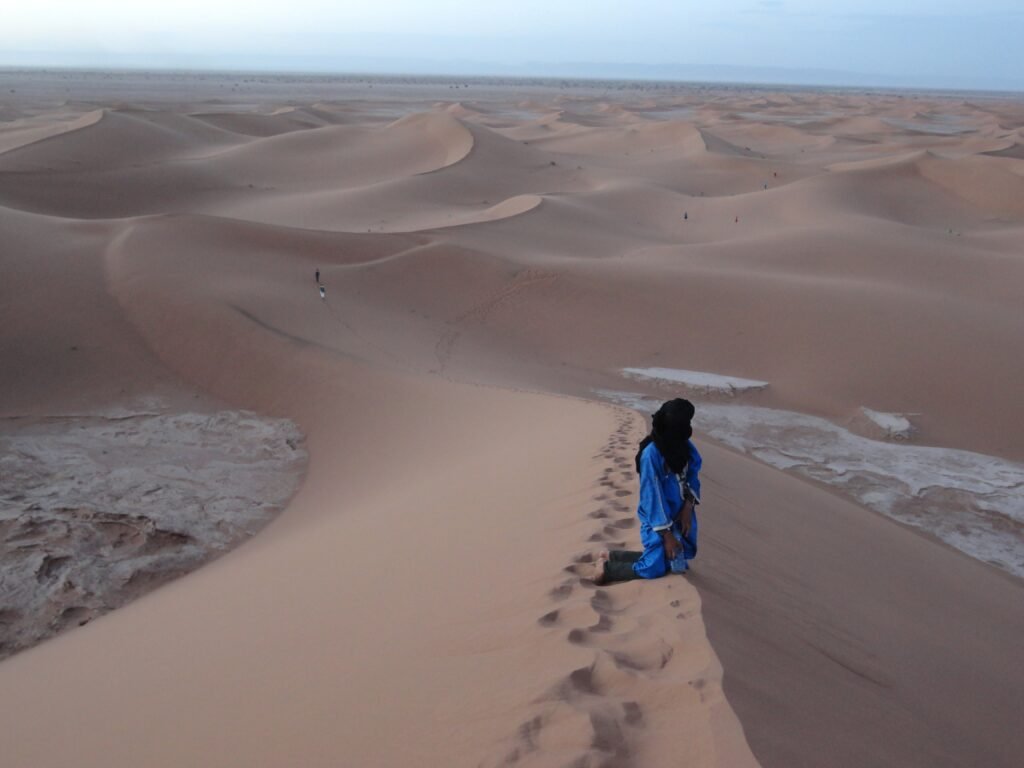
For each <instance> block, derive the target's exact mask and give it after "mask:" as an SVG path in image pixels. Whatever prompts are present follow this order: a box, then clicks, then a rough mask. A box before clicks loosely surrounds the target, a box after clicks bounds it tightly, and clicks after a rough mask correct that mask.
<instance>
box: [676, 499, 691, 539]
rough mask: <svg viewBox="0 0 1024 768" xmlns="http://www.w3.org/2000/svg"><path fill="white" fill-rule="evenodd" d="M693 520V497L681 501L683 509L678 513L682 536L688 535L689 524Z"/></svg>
mask: <svg viewBox="0 0 1024 768" xmlns="http://www.w3.org/2000/svg"><path fill="white" fill-rule="evenodd" d="M692 522H693V499H687V500H686V501H684V502H683V509H682V511H681V512H680V515H679V527H680V528H682V530H683V536H689V535H690V524H691V523H692Z"/></svg>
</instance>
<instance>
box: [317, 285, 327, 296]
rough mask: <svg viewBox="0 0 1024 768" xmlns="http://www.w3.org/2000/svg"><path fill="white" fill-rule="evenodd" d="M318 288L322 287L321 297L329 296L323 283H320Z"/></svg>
mask: <svg viewBox="0 0 1024 768" xmlns="http://www.w3.org/2000/svg"><path fill="white" fill-rule="evenodd" d="M317 288H319V289H320V298H321V299H326V298H327V289H326V288H324V287H323V285H318V286H317Z"/></svg>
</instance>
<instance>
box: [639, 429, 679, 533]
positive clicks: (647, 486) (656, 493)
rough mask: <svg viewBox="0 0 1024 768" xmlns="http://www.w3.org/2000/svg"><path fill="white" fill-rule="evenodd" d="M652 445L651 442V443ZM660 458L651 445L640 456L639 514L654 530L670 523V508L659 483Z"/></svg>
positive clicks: (659, 529) (664, 527) (668, 525)
mask: <svg viewBox="0 0 1024 768" xmlns="http://www.w3.org/2000/svg"><path fill="white" fill-rule="evenodd" d="M652 446H653V444H652ZM661 463H662V458H661V454H660V453H658V451H657V449H653V448H652V447H651V446H649V447H648V448H646V449H644V452H643V454H642V455H641V456H640V516H641V518H643V517H646V518H647V519H646V522H647V524H648V525H650V526H651V528H653V529H654V530H656V531H661V530H664V529H666V528H668V527H670V526H671V525H672V517H671V510H669V508H668V503H667V502H666V501H665V491H664V489H663V488H662V485H661V475H662V468H661Z"/></svg>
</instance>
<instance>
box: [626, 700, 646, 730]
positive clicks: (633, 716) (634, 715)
mask: <svg viewBox="0 0 1024 768" xmlns="http://www.w3.org/2000/svg"><path fill="white" fill-rule="evenodd" d="M622 711H623V712H624V713H625V718H624V721H625V723H626V725H640V723H642V722H643V720H644V713H643V711H641V709H640V705H639V704H638V703H637V702H635V701H624V702H622Z"/></svg>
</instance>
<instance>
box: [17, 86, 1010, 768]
mask: <svg viewBox="0 0 1024 768" xmlns="http://www.w3.org/2000/svg"><path fill="white" fill-rule="evenodd" d="M0 93H2V94H4V100H3V101H2V102H0V119H2V120H3V122H0V238H2V242H3V247H2V248H0V270H2V276H3V282H2V284H0V291H2V302H0V391H2V392H3V397H2V398H0V409H2V411H0V416H3V417H5V420H4V422H3V425H4V426H3V427H2V428H0V429H3V430H4V432H3V433H2V436H4V437H7V435H8V434H9V433H10V432H11V431H12V430H13V429H14V426H13V424H14V422H16V421H19V420H23V419H26V418H31V419H37V420H39V419H46V418H50V417H52V416H54V415H59V414H62V413H71V412H73V413H78V414H86V415H90V414H92V415H95V414H97V413H101V412H103V411H104V409H110V408H128V407H130V406H131V403H133V402H138V399H139V398H153V397H155V398H159V399H160V402H161V403H164V404H165V407H166V409H167V412H169V413H178V414H186V413H213V412H217V411H220V410H230V411H238V410H246V411H253V412H256V413H258V414H261V416H262V417H266V418H275V419H278V418H286V419H289V420H291V421H293V422H294V423H295V424H297V426H298V429H299V430H300V431H301V433H302V434H304V435H305V436H306V448H307V449H308V452H309V465H308V472H307V474H306V477H305V480H304V481H303V484H302V486H301V488H300V489H299V491H298V492H297V494H296V495H295V497H294V498H293V500H292V501H291V503H290V504H289V506H288V507H287V509H286V510H285V511H284V512H283V513H282V514H281V515H280V516H279V517H277V518H276V519H275V520H274V521H273V523H271V524H270V525H268V526H267V527H266V528H265V529H264V530H263V532H261V533H260V534H259V535H258V536H255V537H254V538H253V539H252V540H251V541H249V542H248V543H247V544H246V545H245V546H243V547H240V548H238V549H236V550H233V551H232V552H230V553H228V554H226V555H224V556H222V557H219V558H217V559H216V560H215V561H214V562H212V563H210V564H208V565H206V566H204V567H203V568H200V569H199V570H197V571H194V572H192V573H190V574H188V575H186V576H184V577H182V578H180V579H177V580H175V581H172V582H171V583H169V584H166V585H164V586H162V587H161V588H160V589H158V590H155V591H153V592H152V593H150V594H148V595H147V596H145V597H142V598H140V599H138V600H135V601H133V602H131V603H130V604H128V605H127V606H125V607H122V608H120V609H118V610H116V611H113V612H111V613H109V614H107V615H106V616H103V617H102V618H99V619H97V620H94V621H90V622H89V623H88V624H87V625H85V626H83V627H80V628H74V629H72V630H70V631H68V632H66V633H63V634H61V635H60V636H58V637H56V638H55V639H52V640H49V641H47V642H45V643H42V644H40V645H38V646H37V647H35V648H33V649H30V650H28V651H24V652H22V653H19V654H16V655H14V656H12V657H11V658H9V659H7V660H5V661H4V662H3V663H2V664H0V690H2V691H3V693H2V694H0V718H2V719H3V721H4V722H5V723H7V725H8V728H9V733H11V734H13V735H12V736H11V737H9V738H7V739H5V746H4V749H5V753H6V754H7V755H9V756H10V757H9V759H10V761H11V762H12V764H18V765H33V766H40V767H42V766H61V765H67V764H69V763H71V762H74V763H75V764H79V765H103V766H111V765H113V766H117V765H137V764H139V763H145V764H146V765H152V766H160V765H168V766H171V765H174V766H179V765H185V764H189V765H211V766H212V765H223V766H234V765H241V764H245V765H306V766H319V765H323V766H336V765H339V764H343V765H344V764H351V765H381V766H398V765H409V764H417V765H446V766H447V765H466V766H477V765H506V766H510V765H522V766H542V765H577V766H612V765H614V766H630V765H632V766H644V767H645V768H646V767H647V766H661V765H666V766H668V765H678V764H680V763H684V762H685V763H687V764H693V765H720V766H730V767H731V766H743V765H755V764H757V763H758V762H759V763H760V764H762V765H765V766H772V767H774V766H804V765H806V766H812V765H813V766H822V765H826V766H827V765H835V766H848V765H854V764H859V765H893V766H896V765H898V766H908V765H921V766H925V765H927V766H947V765H948V766H953V765H965V764H977V765H989V766H998V765H1006V766H1010V765H1016V764H1017V762H1018V761H1019V756H1020V754H1022V753H1024V741H1022V739H1024V735H1022V733H1021V731H1020V728H1019V723H1020V721H1021V720H1022V718H1024V711H1022V708H1021V703H1020V696H1019V691H1020V690H1021V689H1022V688H1024V668H1022V666H1021V655H1020V653H1019V638H1020V637H1021V636H1024V612H1022V611H1021V610H1020V606H1021V605H1022V604H1024V586H1022V582H1021V581H1020V580H1019V579H1017V578H1015V577H1013V576H1011V575H1009V574H1007V573H1005V572H1001V571H999V570H997V569H995V568H992V567H990V566H988V565H985V564H983V563H981V562H979V561H978V560H975V559H971V558H970V557H967V556H966V555H964V554H962V553H961V552H958V551H956V550H954V549H952V548H950V547H948V546H945V545H944V544H942V543H941V542H940V541H939V540H938V539H937V538H936V537H935V536H933V535H931V533H930V532H928V531H926V532H924V533H923V534H922V533H920V532H915V531H914V530H912V529H910V528H908V527H905V526H901V525H899V524H897V523H895V522H893V521H891V520H889V519H886V518H884V517H882V516H880V515H877V514H875V513H874V512H872V511H871V510H870V509H868V508H867V507H865V506H861V505H860V504H858V503H857V502H858V501H860V502H863V503H865V504H866V503H868V500H866V499H859V498H855V499H854V500H850V499H846V498H844V497H843V496H842V495H841V494H839V493H838V492H837V491H835V490H833V489H831V488H830V487H829V486H827V485H824V484H822V483H821V482H820V481H819V478H816V477H814V475H813V473H811V478H810V479H808V477H805V476H801V475H799V474H798V473H795V472H793V471H792V469H793V468H792V467H790V466H787V465H785V463H784V462H782V463H780V462H779V461H775V462H769V463H770V464H771V463H774V465H775V466H769V465H768V464H765V463H764V462H758V461H755V460H754V459H753V458H751V457H749V456H744V455H742V454H741V452H742V451H744V450H749V451H750V452H751V454H752V455H754V456H757V455H758V454H757V452H756V451H755V450H753V449H752V448H751V445H750V444H748V442H746V441H745V438H744V439H740V437H736V436H733V437H730V435H731V434H732V433H729V434H726V432H725V431H722V430H726V428H727V427H728V428H729V429H732V428H733V427H735V426H736V425H740V426H742V427H743V429H744V430H745V429H747V426H749V423H750V419H753V421H754V422H756V421H757V415H758V413H759V411H758V410H756V409H758V408H771V409H774V411H773V412H781V413H789V414H794V415H795V416H794V421H793V424H792V425H790V424H789V423H783V424H781V425H780V424H772V425H771V435H770V438H771V440H770V441H768V443H758V444H757V446H755V447H758V449H759V450H762V453H764V455H762V456H761V458H762V459H766V458H771V457H770V456H768V454H767V453H765V451H767V450H768V448H771V449H772V450H774V451H775V452H774V453H772V454H771V456H775V457H776V458H777V457H778V456H780V455H781V456H785V455H795V454H792V451H791V450H790V448H789V447H788V446H789V443H788V442H787V441H790V440H792V439H793V438H794V437H795V436H798V435H799V434H800V430H801V429H802V428H804V427H806V424H807V423H812V422H801V421H800V419H804V418H806V419H818V420H823V421H815V422H813V423H814V424H819V423H820V424H825V425H837V426H840V427H842V428H843V429H844V430H849V431H850V434H853V433H856V432H860V433H862V436H863V437H868V438H871V439H872V440H874V441H881V440H889V442H886V443H884V444H885V445H886V448H887V450H888V449H889V448H891V449H893V450H899V447H900V446H911V447H913V448H914V449H915V450H924V449H925V447H929V446H930V447H938V448H942V449H946V450H947V451H949V452H950V453H948V454H944V455H948V456H954V457H955V456H958V455H961V454H958V453H956V452H957V451H969V452H971V455H972V456H973V455H980V456H982V457H985V456H987V457H993V460H999V461H1000V462H1006V463H1007V464H1008V465H1013V466H1018V465H1019V464H1020V462H1022V461H1024V442H1022V441H1021V440H1020V436H1019V434H1018V433H1019V428H1018V425H1020V424H1024V401H1022V400H1021V398H1020V397H1019V394H1018V390H1019V382H1020V381H1021V380H1022V378H1024V358H1022V356H1021V355H1020V354H1018V350H1019V348H1020V340H1021V338H1022V337H1024V315H1022V311H1021V307H1022V306H1024V302H1022V299H1024V296H1022V286H1024V262H1022V258H1021V253H1022V247H1024V150H1022V147H1024V136H1022V128H1024V106H1022V104H1021V103H1020V102H1018V101H1014V100H1012V99H995V98H983V97H980V96H976V95H946V96H943V95H936V94H930V95H920V94H918V95H915V94H903V95H900V94H884V93H882V94H861V93H828V92H812V91H804V92H769V91H764V90H754V89H743V88H722V89H717V90H716V89H708V88H697V87H692V88H686V87H673V86H668V85H661V86H654V85H648V86H640V85H629V84H622V83H591V84H580V83H554V84H552V83H543V82H520V83H516V82H511V81H505V82H502V81H480V80H474V81H469V82H446V81H440V80H433V81H431V80H421V81H416V80H411V79H408V80H391V81H387V80H373V81H371V80H367V79H365V78H363V79H360V78H335V79H331V78H301V77H272V76H259V77H253V76H247V77H243V76H228V75H144V74H130V73H129V74H126V73H122V74H114V73H110V74H104V73H98V74H83V73H50V74H45V73H43V74H35V75H22V76H16V75H9V74H7V75H2V76H0ZM316 270H319V272H320V279H321V282H322V285H323V295H322V297H321V293H320V291H319V289H318V286H317V284H316V282H315V280H314V273H315V271H316ZM625 369H631V370H632V371H633V375H632V376H627V375H626V374H624V373H623V371H624V370H625ZM666 370H668V371H675V372H677V373H682V374H685V376H683V377H682V378H679V376H676V378H675V380H674V381H672V382H671V383H669V384H666V383H665V381H664V375H663V372H664V371H666ZM637 371H639V372H640V374H639V375H638V374H637V373H636V372H637ZM652 371H653V372H658V371H661V372H662V373H661V374H658V375H654V374H652ZM652 376H653V378H652ZM658 376H661V379H659V378H658ZM695 376H696V378H694V377H695ZM726 384H727V386H725V389H726V390H728V391H727V392H726V391H724V390H722V387H723V386H724V385H726ZM752 384H756V385H757V386H751V385H752ZM693 386H696V387H697V389H698V390H699V391H697V392H696V394H695V395H694V397H695V399H697V400H698V401H699V404H698V421H697V426H698V434H697V437H696V439H697V441H698V444H699V445H700V446H701V449H702V452H703V453H704V454H705V459H706V465H705V470H704V478H705V480H704V483H705V489H704V498H703V504H702V507H701V514H702V518H701V526H702V543H701V547H702V549H701V556H700V558H699V559H698V560H697V562H696V565H695V568H694V570H693V572H692V573H691V574H690V575H688V576H687V577H686V578H668V579H664V580H659V581H655V582H650V583H630V584H627V585H619V586H612V587H606V588H602V589H595V588H594V587H593V585H592V584H591V583H590V582H589V581H588V579H587V576H588V574H589V572H590V567H591V563H592V562H593V559H594V557H595V555H596V553H597V552H598V551H599V550H600V549H602V548H604V547H607V546H632V545H634V544H635V542H636V540H637V535H638V534H637V530H636V525H635V516H634V509H635V502H636V480H635V474H634V473H633V472H632V470H631V466H632V453H633V450H634V446H635V444H636V441H637V440H639V438H640V437H641V436H642V435H643V434H644V431H645V429H646V426H645V422H644V418H643V417H642V415H640V414H638V413H636V412H635V411H631V410H628V409H625V408H622V407H618V406H614V405H609V404H607V403H602V402H595V400H597V398H598V396H597V395H596V394H595V392H606V393H607V392H621V391H624V390H626V391H630V392H634V393H636V394H638V395H647V396H650V397H662V396H667V395H668V394H670V393H676V392H691V391H693V390H692V389H691V388H692V387H693ZM719 390H722V391H719ZM709 405H710V406H712V407H713V408H725V409H728V408H731V407H740V408H745V409H747V410H744V411H742V414H743V419H739V417H738V416H737V415H736V414H737V412H736V411H725V412H720V411H714V410H712V408H709V409H708V416H709V418H710V417H712V416H714V418H713V419H711V420H709V421H708V422H707V424H708V427H707V429H708V431H707V432H703V431H701V428H700V418H701V416H700V414H701V410H700V408H702V407H707V406H709ZM872 413H873V414H877V415H879V416H876V417H875V418H874V419H872V418H871V416H870V415H869V414H872ZM904 416H905V418H906V419H907V420H908V421H909V423H910V424H911V425H912V429H909V430H903V431H904V432H905V434H901V435H899V437H900V438H901V439H900V440H899V441H893V440H892V438H894V437H895V436H894V435H890V434H888V433H886V434H882V432H883V431H884V430H883V429H882V427H881V426H879V421H878V419H879V418H881V419H882V423H886V424H887V423H889V422H892V421H893V420H894V419H896V418H897V417H898V418H904ZM748 417H749V418H748ZM883 417H884V418H883ZM744 419H746V420H744ZM741 422H742V424H741ZM894 423H895V422H894ZM899 423H900V424H902V422H899ZM802 424H803V427H802V426H801V425H802ZM714 425H717V426H714ZM744 425H746V426H744ZM755 426H756V424H755ZM712 427H714V428H712ZM738 428H739V427H737V429H738ZM715 429H719V433H718V437H719V438H721V442H716V441H715V439H714V438H713V436H714V435H715V434H716V433H715ZM827 429H828V428H827V427H822V430H819V431H827ZM726 431H728V430H726ZM744 434H746V433H745V432H744ZM843 445H844V446H846V447H847V448H848V447H850V446H853V447H852V448H850V450H854V451H857V450H864V449H863V448H862V447H859V446H862V443H859V442H857V441H855V440H853V441H847V442H844V443H843ZM766 446H767V448H766ZM844 450H846V448H844ZM889 455H890V454H888V453H885V454H884V455H883V458H882V459H881V460H882V461H883V463H887V462H888V460H887V459H885V458H884V457H885V456H889ZM915 455H916V454H915ZM877 458H878V457H876V459H877ZM833 464H835V462H833ZM844 466H845V465H844ZM833 469H835V470H836V471H837V472H841V471H842V469H843V468H842V467H840V466H839V465H836V466H834V467H833ZM883 474H884V473H881V474H879V473H875V474H874V475H873V476H872V477H873V478H875V479H877V477H882V475H883ZM1011 474H1012V473H1011ZM876 476H877V477H876ZM875 479H873V480H872V482H875ZM878 482H882V483H883V485H885V483H889V482H892V478H891V477H890V478H889V479H888V480H886V479H884V478H883V479H882V480H879V481H878ZM869 490H872V489H869ZM888 490H891V489H888V488H884V489H883V491H885V492H888ZM918 490H920V489H918ZM1004 490H1005V489H1004ZM1011 490H1012V489H1011ZM873 491H878V489H873ZM879 492H881V491H879ZM854 495H855V494H854ZM894 498H896V497H894ZM1010 498H1011V500H1012V494H1011V495H1010ZM945 501H948V499H947V500H945ZM944 503H945V502H944ZM992 503H995V502H992ZM1007 520H1009V521H1011V522H1012V517H1008V518H1007ZM947 522H950V521H947ZM951 524H952V525H953V526H954V527H956V526H957V525H959V522H952V523H951ZM1008 524H1009V523H1008ZM996 528H998V526H997V527H996ZM1015 531H1016V529H1015ZM1016 533H1019V531H1017V532H1016ZM967 535H969V532H968V534H967ZM995 535H998V530H996V533H995ZM54 722H60V723H61V729H62V731H61V733H62V736H61V738H59V739H55V738H52V724H53V723H54Z"/></svg>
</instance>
